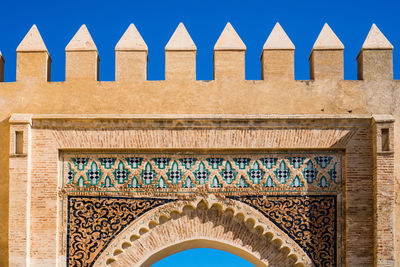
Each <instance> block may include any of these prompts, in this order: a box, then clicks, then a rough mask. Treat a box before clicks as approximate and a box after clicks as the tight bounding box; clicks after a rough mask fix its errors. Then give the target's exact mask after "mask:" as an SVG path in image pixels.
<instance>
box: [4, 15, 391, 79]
mask: <svg viewBox="0 0 400 267" xmlns="http://www.w3.org/2000/svg"><path fill="white" fill-rule="evenodd" d="M343 52H344V45H343V43H342V42H341V41H340V40H339V38H338V37H337V36H336V34H335V33H334V32H333V31H332V29H331V28H330V27H329V25H328V24H326V23H325V25H324V26H323V28H322V30H321V32H320V34H319V36H318V38H317V39H316V41H315V43H314V45H313V48H312V50H311V53H310V56H309V67H310V80H332V81H337V80H343V79H344V68H343V65H344V59H343ZM294 53H295V45H294V44H293V42H292V41H291V40H290V38H289V37H288V35H287V34H286V32H285V31H284V30H283V28H282V27H281V25H280V24H279V23H276V25H275V26H274V28H273V30H272V31H271V33H270V35H269V36H268V38H267V40H266V42H265V43H264V46H263V48H262V52H261V58H260V60H261V77H262V80H264V81H271V80H294V79H295V78H294V77H295V70H294ZM245 54H246V45H245V44H244V43H243V41H242V40H241V38H240V37H239V35H238V34H237V32H236V31H235V29H234V28H233V27H232V25H231V24H230V23H229V22H228V23H227V24H226V26H225V28H224V30H223V31H222V33H221V35H220V37H219V38H218V40H217V42H216V44H215V46H214V80H227V79H230V80H238V81H241V80H245ZM196 56H197V47H196V45H195V43H194V42H193V40H192V38H191V37H190V35H189V33H188V31H187V30H186V28H185V26H184V25H183V23H180V24H179V25H178V27H177V28H176V30H175V32H174V33H173V35H172V36H171V38H170V40H169V41H168V43H167V45H166V46H165V80H167V81H174V80H176V81H181V80H192V81H193V80H196ZM65 57H66V63H65V80H66V81H71V80H82V79H84V80H85V79H86V80H92V81H98V80H99V62H100V59H99V54H98V51H97V47H96V45H95V43H94V41H93V39H92V37H91V35H90V33H89V31H88V29H87V27H86V25H82V26H81V27H80V28H79V30H78V31H77V33H76V34H75V35H74V37H73V38H72V39H71V41H70V42H69V43H68V45H67V46H66V48H65ZM356 60H357V77H358V80H372V81H373V80H393V45H392V44H391V43H390V42H389V41H388V40H387V38H386V37H385V36H384V35H383V33H382V32H381V31H380V30H379V29H378V27H377V26H376V25H375V24H373V25H372V27H371V29H370V31H369V33H368V36H367V37H366V39H365V42H364V44H363V45H362V48H361V50H360V52H359V54H358V56H357V58H356ZM147 61H148V47H147V44H146V43H145V41H144V40H143V38H142V36H141V35H140V33H139V31H138V30H137V29H136V27H135V25H134V24H130V25H129V27H128V28H127V30H126V31H125V33H124V34H123V36H122V37H121V39H120V40H119V41H118V43H117V44H116V46H115V81H131V82H136V81H147ZM16 72H17V75H16V81H17V82H19V81H24V80H37V81H48V82H50V73H51V57H50V55H49V53H48V51H47V48H46V45H45V44H44V42H43V39H42V37H41V35H40V33H39V30H38V28H37V27H36V25H33V26H32V28H31V29H30V30H29V32H28V33H27V34H26V36H25V37H24V39H23V40H22V41H21V43H20V44H19V46H18V48H17V70H16ZM2 81H4V58H3V56H2V55H1V54H0V82H2Z"/></svg>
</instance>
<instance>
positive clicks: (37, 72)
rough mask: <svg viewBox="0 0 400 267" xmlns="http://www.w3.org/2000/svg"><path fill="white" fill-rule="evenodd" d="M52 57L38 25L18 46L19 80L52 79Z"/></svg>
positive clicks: (17, 76) (33, 27)
mask: <svg viewBox="0 0 400 267" xmlns="http://www.w3.org/2000/svg"><path fill="white" fill-rule="evenodd" d="M50 70H51V58H50V55H49V53H48V51H47V48H46V45H45V44H44V42H43V39H42V36H41V35H40V32H39V30H38V28H37V27H36V25H33V26H32V28H31V29H30V30H29V32H28V33H27V34H26V35H25V37H24V39H23V40H22V41H21V43H20V44H19V45H18V47H17V75H16V80H17V81H27V80H29V81H31V80H40V81H50Z"/></svg>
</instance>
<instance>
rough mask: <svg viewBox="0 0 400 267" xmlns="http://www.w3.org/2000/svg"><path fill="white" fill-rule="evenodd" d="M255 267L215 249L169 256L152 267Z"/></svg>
mask: <svg viewBox="0 0 400 267" xmlns="http://www.w3.org/2000/svg"><path fill="white" fill-rule="evenodd" d="M188 265H190V266H191V267H204V266H207V267H232V266H241V267H255V266H254V264H252V263H251V262H249V261H247V260H245V259H243V258H241V257H239V256H237V255H234V254H232V253H229V252H226V251H223V250H219V249H213V248H193V249H187V250H184V251H181V252H177V253H175V254H172V255H169V256H167V257H165V258H163V259H161V260H159V261H157V262H155V263H154V264H153V265H151V266H152V267H170V266H174V267H187V266H188Z"/></svg>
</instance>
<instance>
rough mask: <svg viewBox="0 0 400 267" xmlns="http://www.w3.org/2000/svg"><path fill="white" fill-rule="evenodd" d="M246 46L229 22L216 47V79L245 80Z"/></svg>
mask: <svg viewBox="0 0 400 267" xmlns="http://www.w3.org/2000/svg"><path fill="white" fill-rule="evenodd" d="M245 54H246V45H245V44H244V43H243V41H242V39H240V37H239V35H238V34H237V32H236V31H235V29H234V28H233V27H232V25H231V24H230V23H229V22H228V23H227V24H226V26H225V28H224V30H223V31H222V33H221V35H220V37H219V38H218V40H217V43H216V44H215V46H214V79H215V80H224V79H231V80H245Z"/></svg>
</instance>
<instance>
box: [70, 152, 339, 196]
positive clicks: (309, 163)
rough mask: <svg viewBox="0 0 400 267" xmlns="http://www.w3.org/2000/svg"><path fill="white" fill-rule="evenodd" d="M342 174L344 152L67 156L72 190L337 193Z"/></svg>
mask: <svg viewBox="0 0 400 267" xmlns="http://www.w3.org/2000/svg"><path fill="white" fill-rule="evenodd" d="M341 173H342V155H341V153H339V152H326V153H310V152H288V153H247V154H238V153H235V154H208V155H207V154H181V153H175V154H168V153H153V154H145V153H135V154H133V153H132V154H130V153H126V154H118V153H106V154H104V153H103V154H93V153H91V154H67V153H66V154H64V155H63V187H64V189H65V190H66V191H67V192H68V191H69V192H83V191H96V192H98V191H104V192H119V191H128V192H129V191H132V192H137V191H140V190H146V189H152V190H158V191H166V192H170V191H173V192H196V190H199V189H200V188H202V189H204V188H206V190H208V191H210V192H219V191H221V192H226V190H227V189H229V190H238V189H240V190H241V191H244V192H246V191H249V192H250V191H251V190H254V189H257V190H258V191H266V192H269V191H287V192H292V191H294V192H301V191H307V192H338V191H340V188H341V183H342V178H341Z"/></svg>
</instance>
